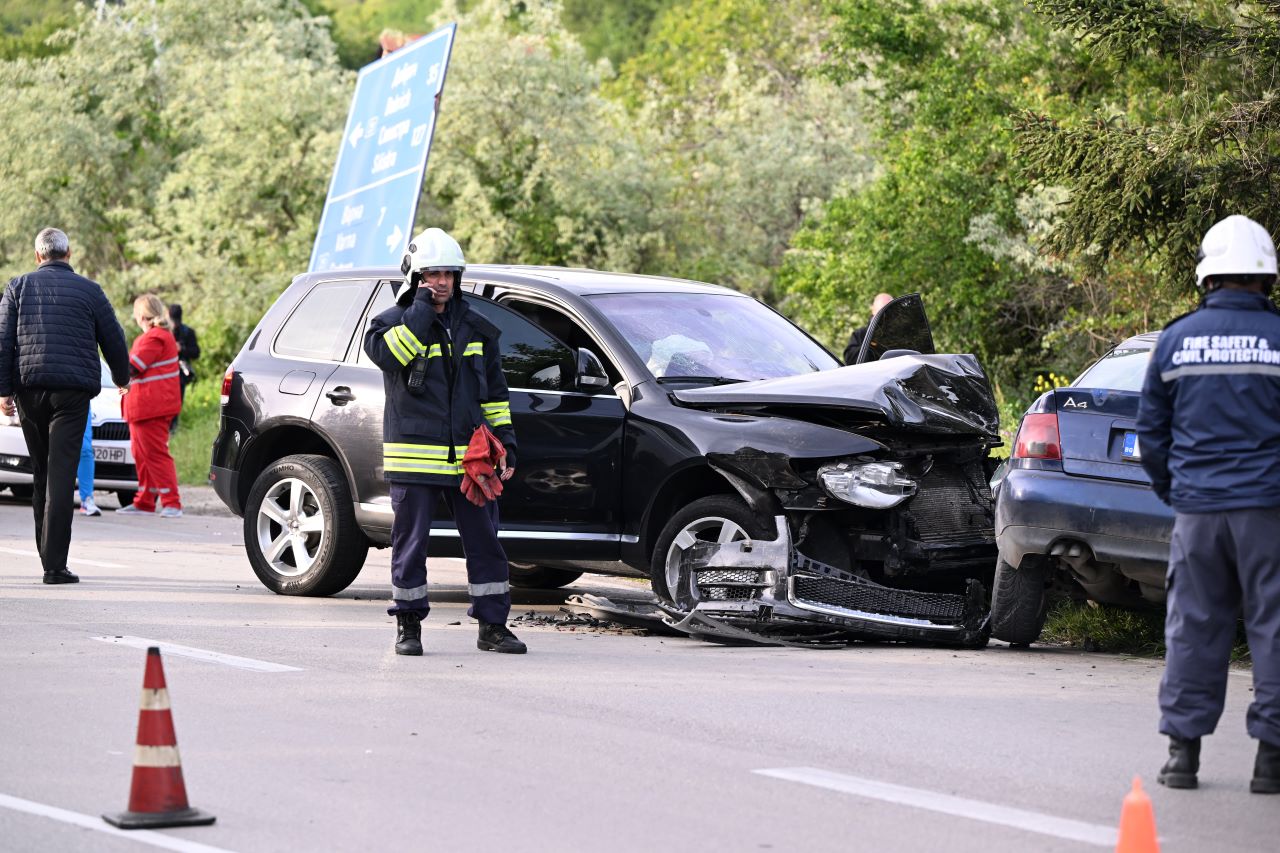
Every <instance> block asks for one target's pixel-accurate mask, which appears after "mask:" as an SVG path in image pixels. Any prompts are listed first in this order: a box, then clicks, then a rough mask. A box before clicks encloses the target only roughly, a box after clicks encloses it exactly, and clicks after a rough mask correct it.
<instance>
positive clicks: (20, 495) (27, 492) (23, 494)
mask: <svg viewBox="0 0 1280 853" xmlns="http://www.w3.org/2000/svg"><path fill="white" fill-rule="evenodd" d="M35 493H36V490H35V487H34V486H27V485H22V484H16V485H15V484H10V486H9V494H11V495H13V496H14V497H15V498H17V499H18V500H20V501H29V500H31V498H33V497H34V496H35Z"/></svg>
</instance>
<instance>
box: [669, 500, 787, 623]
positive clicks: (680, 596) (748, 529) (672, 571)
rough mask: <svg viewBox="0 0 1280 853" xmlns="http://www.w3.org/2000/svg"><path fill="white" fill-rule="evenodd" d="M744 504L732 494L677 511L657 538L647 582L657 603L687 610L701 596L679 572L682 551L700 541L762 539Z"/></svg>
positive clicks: (761, 531) (752, 516)
mask: <svg viewBox="0 0 1280 853" xmlns="http://www.w3.org/2000/svg"><path fill="white" fill-rule="evenodd" d="M765 535H766V534H765V533H764V531H763V530H761V529H760V524H759V522H757V521H756V518H755V516H754V515H753V514H752V513H751V510H750V509H748V508H747V505H746V504H745V503H744V502H743V501H742V499H741V498H738V497H736V496H733V495H712V496H710V497H706V498H699V499H698V500H696V501H694V502H693V503H691V504H689V505H688V506H687V507H685V508H684V509H682V510H680V511H679V512H677V513H676V514H675V515H673V516H672V517H671V520H670V521H668V522H667V525H666V527H664V528H663V529H662V534H661V535H660V536H658V544H657V547H655V548H654V549H653V559H652V560H651V562H650V566H649V581H650V583H651V585H652V586H653V594H654V595H656V596H658V598H659V600H661V601H665V602H667V603H669V604H674V605H675V606H676V607H679V608H680V609H681V610H690V609H692V608H693V607H694V605H696V604H697V603H698V600H699V599H700V598H701V594H700V593H699V592H698V586H697V584H696V583H695V582H694V578H693V576H692V574H690V573H684V575H683V576H682V573H681V572H680V556H681V554H683V553H684V551H685V549H687V548H690V547H692V546H693V545H696V544H699V543H702V542H719V543H727V542H739V541H743V540H750V539H759V538H763V537H765Z"/></svg>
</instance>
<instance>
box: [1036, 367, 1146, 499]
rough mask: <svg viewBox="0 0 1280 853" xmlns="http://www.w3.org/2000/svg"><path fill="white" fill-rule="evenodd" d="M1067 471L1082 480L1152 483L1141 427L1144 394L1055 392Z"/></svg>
mask: <svg viewBox="0 0 1280 853" xmlns="http://www.w3.org/2000/svg"><path fill="white" fill-rule="evenodd" d="M1053 396H1054V403H1055V405H1056V407H1057V410H1058V435H1059V440H1060V442H1061V447H1062V470H1063V471H1065V472H1066V473H1068V474H1073V475H1075V476H1078V477H1098V478H1102V479H1108V480H1124V481H1126V482H1132V483H1149V482H1151V481H1150V479H1149V478H1148V477H1147V474H1146V472H1145V471H1144V470H1142V460H1141V447H1140V445H1139V444H1138V441H1137V433H1136V423H1137V418H1138V401H1139V399H1140V397H1141V395H1140V394H1138V393H1137V392H1134V391H1112V390H1107V389H1102V388H1059V389H1057V390H1056V391H1054V395H1053Z"/></svg>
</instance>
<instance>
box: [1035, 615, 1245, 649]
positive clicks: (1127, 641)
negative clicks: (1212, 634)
mask: <svg viewBox="0 0 1280 853" xmlns="http://www.w3.org/2000/svg"><path fill="white" fill-rule="evenodd" d="M1040 639H1041V641H1042V642H1046V643H1056V644H1058V645H1064V646H1072V647H1075V648H1078V649H1082V650H1083V651H1086V652H1109V653H1112V654H1127V655H1136V656H1138V657H1150V658H1162V657H1164V652H1165V645H1164V613H1163V612H1162V611H1155V612H1139V611H1134V610H1121V609H1119V608H1114V607H1104V606H1095V605H1091V604H1084V603H1081V602H1078V601H1073V600H1071V599H1062V600H1060V601H1058V602H1057V603H1056V604H1054V605H1053V606H1052V607H1051V608H1050V610H1049V616H1048V618H1047V619H1046V620H1045V624H1044V630H1043V631H1041V632H1040ZM1231 662H1232V663H1242V664H1248V663H1250V658H1249V646H1248V643H1247V642H1246V640H1245V635H1244V625H1243V624H1242V623H1241V622H1239V621H1237V623H1236V640H1235V646H1234V647H1233V648H1232V650H1231Z"/></svg>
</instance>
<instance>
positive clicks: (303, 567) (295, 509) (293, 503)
mask: <svg viewBox="0 0 1280 853" xmlns="http://www.w3.org/2000/svg"><path fill="white" fill-rule="evenodd" d="M257 528H258V548H259V550H260V551H261V552H262V556H263V558H264V559H266V561H267V563H268V564H269V565H270V566H271V569H272V571H275V572H278V573H279V574H280V575H282V576H285V577H296V576H298V575H301V574H304V573H305V572H306V571H307V570H308V569H310V568H311V564H312V563H314V562H315V559H316V555H317V554H319V553H320V549H321V548H322V547H323V545H324V539H325V532H326V531H325V520H324V512H323V510H321V508H320V500H319V499H318V498H317V497H316V493H315V491H313V490H312V488H311V487H310V486H308V485H307V484H306V483H304V482H303V481H302V480H299V479H296V478H292V477H288V478H285V479H283V480H281V481H279V482H278V483H275V484H274V485H272V486H271V488H270V489H269V490H268V491H267V493H266V495H264V496H263V498H262V504H261V505H260V506H259V507H258V524H257Z"/></svg>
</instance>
